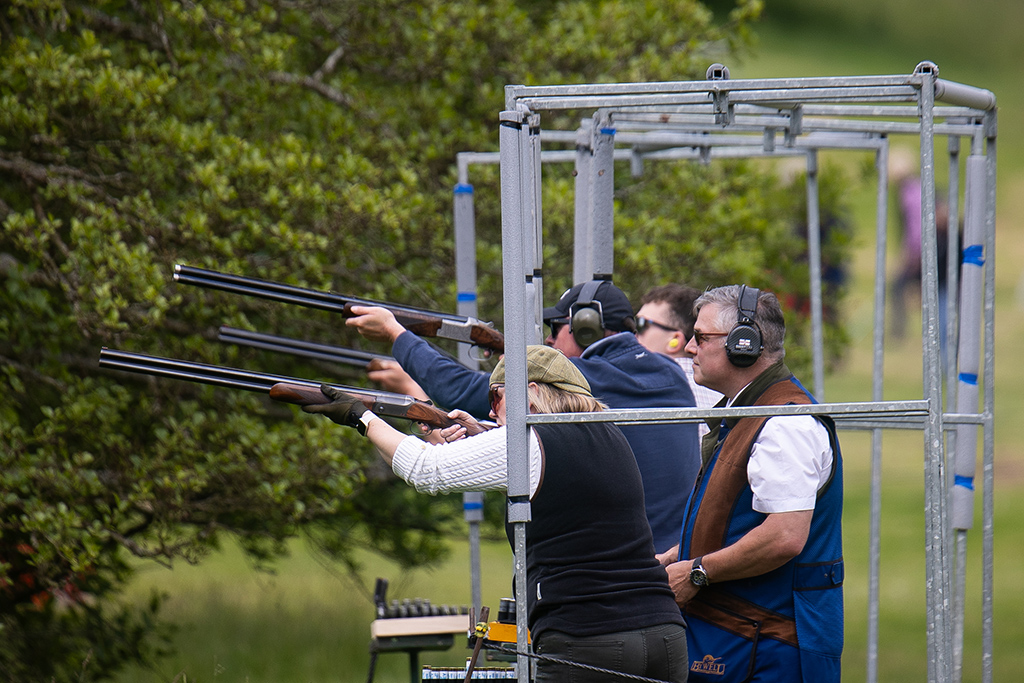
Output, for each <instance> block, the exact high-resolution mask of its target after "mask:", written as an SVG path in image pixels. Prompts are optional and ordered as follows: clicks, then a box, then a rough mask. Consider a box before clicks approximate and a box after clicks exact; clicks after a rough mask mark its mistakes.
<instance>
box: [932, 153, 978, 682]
mask: <svg viewBox="0 0 1024 683" xmlns="http://www.w3.org/2000/svg"><path fill="white" fill-rule="evenodd" d="M946 207H947V211H946V216H947V218H946V233H947V238H948V239H947V240H946V273H945V275H946V288H945V289H946V301H945V305H946V325H945V329H944V330H942V333H943V334H945V335H946V337H947V338H946V343H945V352H944V354H943V359H942V362H943V368H944V369H945V373H946V377H945V380H946V409H947V410H951V409H952V407H953V406H958V405H959V398H958V397H959V391H958V390H959V387H958V379H957V366H958V360H957V359H958V358H959V353H957V352H955V351H954V349H957V348H959V344H960V335H959V333H958V331H959V316H958V314H957V309H958V306H957V303H958V301H959V300H960V287H959V278H958V276H957V273H958V270H957V269H958V268H959V267H960V264H959V263H958V259H957V258H955V256H956V255H957V253H958V249H959V245H960V240H959V237H958V226H957V223H958V222H959V221H958V216H959V215H960V138H959V137H957V136H955V135H951V136H950V137H949V188H948V199H947V201H946ZM940 275H941V274H940ZM942 303H943V302H942V301H941V300H940V301H939V305H942ZM974 403H975V407H974V408H973V410H972V412H976V411H977V409H978V408H977V397H975V402H974ZM959 427H960V426H959V425H958V426H957V429H955V430H953V431H951V432H948V433H947V434H946V467H947V470H948V469H949V468H953V472H954V475H958V470H957V469H956V461H957V460H959V455H958V453H959V448H960V446H959V445H958V444H959V440H958V439H959V434H960V429H959ZM958 485H961V484H960V481H959V476H955V480H954V482H953V485H952V486H951V487H950V490H949V497H948V499H947V503H948V505H949V509H950V511H951V513H950V514H951V516H952V518H953V528H954V529H955V530H956V531H955V533H954V534H953V545H954V558H953V560H954V562H955V569H954V572H953V580H954V582H955V583H954V585H953V680H954V681H960V680H962V679H963V656H964V612H965V609H966V603H965V597H966V593H967V532H966V530H963V529H960V528H959V527H958V525H957V521H956V516H957V514H958V513H957V507H958V504H957V500H956V496H957V486H958ZM972 488H973V484H972Z"/></svg>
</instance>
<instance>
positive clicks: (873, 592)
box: [867, 140, 889, 683]
mask: <svg viewBox="0 0 1024 683" xmlns="http://www.w3.org/2000/svg"><path fill="white" fill-rule="evenodd" d="M875 168H876V169H877V171H878V194H877V199H876V208H875V320H874V328H873V329H874V338H873V344H874V346H873V350H874V359H873V362H872V380H871V400H872V401H881V400H882V399H883V395H884V386H885V372H884V370H885V292H886V272H885V256H886V250H887V246H886V243H887V239H888V220H889V141H888V140H883V141H882V144H881V146H880V147H879V148H878V152H877V154H876V156H875ZM881 556H882V430H881V429H878V428H875V429H872V430H871V517H870V533H869V537H868V642H867V650H868V661H867V681H868V683H878V603H879V595H878V593H879V575H880V566H881Z"/></svg>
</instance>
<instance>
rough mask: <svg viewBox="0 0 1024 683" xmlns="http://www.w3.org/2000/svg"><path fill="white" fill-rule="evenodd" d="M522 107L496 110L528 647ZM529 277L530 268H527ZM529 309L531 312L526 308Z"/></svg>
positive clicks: (525, 676)
mask: <svg viewBox="0 0 1024 683" xmlns="http://www.w3.org/2000/svg"><path fill="white" fill-rule="evenodd" d="M525 119H526V115H525V114H524V112H522V111H507V110H506V111H503V112H501V115H500V122H501V126H500V131H499V152H500V155H501V161H500V164H501V169H500V176H501V242H502V259H501V261H502V282H503V285H504V305H505V415H506V424H507V428H506V429H507V434H506V439H507V441H506V443H507V446H508V521H509V522H510V523H511V524H512V525H513V547H514V556H515V557H514V564H515V596H516V605H517V609H516V644H517V647H518V650H519V651H520V652H528V649H527V648H528V647H529V643H528V640H527V624H526V617H527V615H526V612H527V610H526V605H527V597H526V522H528V521H530V471H529V439H528V427H527V425H526V412H527V395H526V344H527V330H528V326H529V324H530V320H529V317H531V316H530V315H529V314H528V310H527V301H526V289H527V286H528V284H529V283H528V282H527V281H526V276H527V272H526V252H525V249H524V247H525V245H524V241H523V232H524V229H525V227H526V226H524V225H523V215H524V213H525V212H524V211H523V210H522V206H521V202H523V201H525V200H526V199H525V198H526V197H527V196H532V192H529V193H528V192H524V189H525V188H524V187H523V186H522V180H523V171H522V164H523V163H524V156H526V155H525V150H523V149H522V142H523V137H522V127H523V125H524V123H525ZM530 276H531V277H532V272H531V273H530ZM529 313H532V311H530V312H529ZM529 666H530V660H529V658H528V657H526V656H525V655H519V656H518V658H517V661H516V669H517V673H516V676H517V678H518V680H519V683H529V680H530V679H529Z"/></svg>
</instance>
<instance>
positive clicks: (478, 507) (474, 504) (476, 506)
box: [462, 502, 484, 510]
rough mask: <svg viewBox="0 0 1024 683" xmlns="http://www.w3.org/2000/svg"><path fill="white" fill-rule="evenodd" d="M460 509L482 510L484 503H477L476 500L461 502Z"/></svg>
mask: <svg viewBox="0 0 1024 683" xmlns="http://www.w3.org/2000/svg"><path fill="white" fill-rule="evenodd" d="M462 509H463V510H483V509H484V504H483V503H478V502H472V503H463V504H462Z"/></svg>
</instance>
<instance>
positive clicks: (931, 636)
mask: <svg viewBox="0 0 1024 683" xmlns="http://www.w3.org/2000/svg"><path fill="white" fill-rule="evenodd" d="M935 70H936V67H935V65H934V64H930V63H926V62H925V63H922V64H920V65H918V68H917V69H916V71H915V73H917V74H920V75H921V76H922V78H921V94H920V111H921V302H922V351H923V352H922V357H923V361H924V368H923V377H924V397H925V399H926V400H927V401H928V402H929V409H928V419H927V420H926V422H925V428H924V455H925V458H924V460H925V466H924V479H925V588H926V595H927V635H928V680H929V681H931V682H933V683H938V682H939V681H948V680H949V676H950V668H951V667H950V661H949V656H950V654H951V652H950V647H949V645H950V634H949V629H948V628H947V615H948V614H949V611H948V608H949V595H950V591H949V587H948V585H947V582H948V569H949V567H948V566H947V562H946V558H947V556H948V554H947V552H946V548H947V545H946V539H947V538H948V536H949V534H948V533H947V527H946V521H947V520H946V504H945V503H946V486H945V476H944V475H945V468H944V466H943V465H944V463H943V460H944V457H943V448H942V446H943V444H942V441H943V436H942V435H943V430H942V370H941V366H940V363H939V326H938V296H939V295H938V287H937V280H936V274H937V269H938V254H937V249H936V247H937V244H936V239H935V154H934V132H935V129H934V106H935V77H936V75H937V74H936V73H935Z"/></svg>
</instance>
